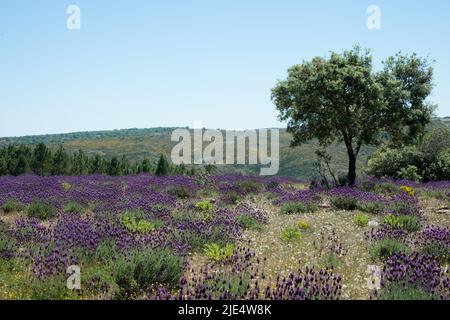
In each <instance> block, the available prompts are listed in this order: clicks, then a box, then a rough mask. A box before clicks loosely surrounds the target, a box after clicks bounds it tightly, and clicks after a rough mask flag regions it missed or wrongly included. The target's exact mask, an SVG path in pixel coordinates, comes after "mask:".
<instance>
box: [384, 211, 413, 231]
mask: <svg viewBox="0 0 450 320" xmlns="http://www.w3.org/2000/svg"><path fill="white" fill-rule="evenodd" d="M384 222H385V223H386V224H388V225H389V226H391V227H392V228H395V229H404V230H406V231H408V232H415V231H419V230H420V229H421V224H420V222H419V220H418V219H417V217H416V216H410V215H399V216H394V215H392V214H389V215H387V216H386V217H385V218H384Z"/></svg>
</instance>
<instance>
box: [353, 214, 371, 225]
mask: <svg viewBox="0 0 450 320" xmlns="http://www.w3.org/2000/svg"><path fill="white" fill-rule="evenodd" d="M353 221H354V222H355V223H356V224H357V225H358V226H360V227H366V226H367V224H368V223H369V217H368V216H367V215H365V214H362V213H358V214H357V215H356V216H355V218H354V220H353Z"/></svg>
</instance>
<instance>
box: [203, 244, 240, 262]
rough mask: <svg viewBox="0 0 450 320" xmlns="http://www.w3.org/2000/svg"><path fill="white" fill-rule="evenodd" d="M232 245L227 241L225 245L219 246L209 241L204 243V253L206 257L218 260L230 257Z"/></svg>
mask: <svg viewBox="0 0 450 320" xmlns="http://www.w3.org/2000/svg"><path fill="white" fill-rule="evenodd" d="M233 250H234V249H233V245H232V244H229V243H227V244H226V245H225V246H220V245H219V244H217V243H209V244H207V245H205V250H204V253H205V255H206V256H207V257H208V259H210V260H212V261H215V262H218V261H223V260H227V259H230V258H231V257H232V256H233Z"/></svg>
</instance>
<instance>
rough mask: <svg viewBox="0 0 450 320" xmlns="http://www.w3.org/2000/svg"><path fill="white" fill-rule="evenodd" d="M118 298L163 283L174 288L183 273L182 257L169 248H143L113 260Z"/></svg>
mask: <svg viewBox="0 0 450 320" xmlns="http://www.w3.org/2000/svg"><path fill="white" fill-rule="evenodd" d="M113 269H114V280H115V282H116V283H117V285H118V286H119V298H130V297H133V296H134V295H136V294H137V293H138V292H139V290H146V289H149V288H151V287H152V285H157V284H163V285H167V286H169V287H172V288H173V287H175V286H176V285H177V284H178V281H179V280H180V278H181V276H182V274H183V259H182V258H181V257H179V256H177V255H175V254H174V253H173V252H172V251H170V250H168V249H164V250H154V249H148V248H147V249H142V250H137V251H133V252H130V253H128V254H124V255H121V256H119V258H118V259H117V260H116V261H115V263H114V267H113Z"/></svg>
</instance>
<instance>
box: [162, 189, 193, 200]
mask: <svg viewBox="0 0 450 320" xmlns="http://www.w3.org/2000/svg"><path fill="white" fill-rule="evenodd" d="M167 193H168V194H170V195H172V196H174V197H177V198H178V199H186V198H189V197H191V196H192V193H191V191H190V190H189V189H188V188H187V187H185V186H173V187H169V188H168V189H167Z"/></svg>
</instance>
